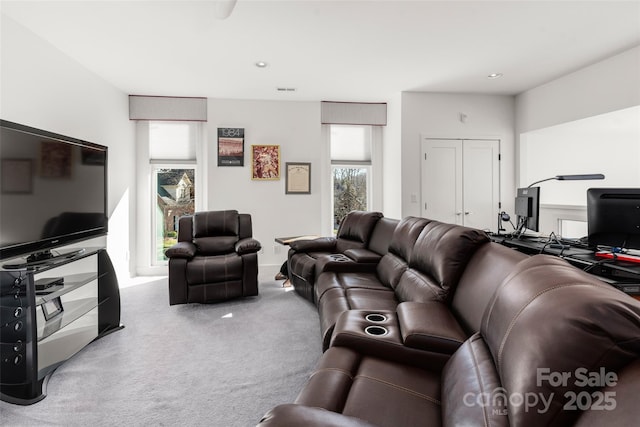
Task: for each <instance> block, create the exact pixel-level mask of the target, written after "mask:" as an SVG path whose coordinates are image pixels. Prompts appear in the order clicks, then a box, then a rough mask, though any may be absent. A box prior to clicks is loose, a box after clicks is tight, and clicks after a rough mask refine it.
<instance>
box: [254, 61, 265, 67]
mask: <svg viewBox="0 0 640 427" xmlns="http://www.w3.org/2000/svg"><path fill="white" fill-rule="evenodd" d="M256 67H258V68H266V67H267V63H266V62H264V61H258V62H256Z"/></svg>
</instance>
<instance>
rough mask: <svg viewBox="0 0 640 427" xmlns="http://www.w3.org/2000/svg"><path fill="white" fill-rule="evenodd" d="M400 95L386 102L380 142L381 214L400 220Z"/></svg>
mask: <svg viewBox="0 0 640 427" xmlns="http://www.w3.org/2000/svg"><path fill="white" fill-rule="evenodd" d="M401 118H402V95H401V94H398V95H397V96H396V97H394V98H393V99H390V100H389V101H388V102H387V126H385V127H384V128H383V137H382V139H383V142H382V212H383V213H384V215H385V216H387V217H390V218H397V219H400V218H402V194H403V192H402V191H401V190H402V175H401V174H400V171H401V170H402V120H401Z"/></svg>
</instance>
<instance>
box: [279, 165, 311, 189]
mask: <svg viewBox="0 0 640 427" xmlns="http://www.w3.org/2000/svg"><path fill="white" fill-rule="evenodd" d="M285 169H286V174H285V194H311V163H298V162H287V163H286V165H285Z"/></svg>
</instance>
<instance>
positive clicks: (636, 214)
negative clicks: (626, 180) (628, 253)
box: [587, 188, 640, 249]
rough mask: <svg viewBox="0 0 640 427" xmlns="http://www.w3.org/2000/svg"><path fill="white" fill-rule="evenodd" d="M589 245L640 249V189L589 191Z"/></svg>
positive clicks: (592, 189)
mask: <svg viewBox="0 0 640 427" xmlns="http://www.w3.org/2000/svg"><path fill="white" fill-rule="evenodd" d="M587 229H588V236H587V237H588V240H589V246H591V247H596V246H611V247H617V248H626V249H640V188H590V189H588V190H587Z"/></svg>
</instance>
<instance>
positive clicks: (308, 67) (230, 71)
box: [0, 0, 640, 101]
mask: <svg viewBox="0 0 640 427" xmlns="http://www.w3.org/2000/svg"><path fill="white" fill-rule="evenodd" d="M215 3H216V2H215V1H212V0H208V1H205V0H200V1H188V0H182V1H157V0H156V1H142V0H130V1H117V0H110V1H97V0H84V1H78V0H76V1H56V0H49V1H5V0H2V2H1V4H0V6H1V10H2V13H3V14H5V15H7V16H9V17H10V18H11V19H13V20H15V21H17V22H18V23H20V24H22V25H24V26H25V27H27V28H29V29H30V30H32V31H33V32H35V33H36V34H38V35H40V36H41V37H42V38H44V39H46V40H47V41H49V42H50V43H51V44H53V45H54V46H56V47H57V48H59V49H60V50H61V51H63V52H65V53H66V54H67V55H69V56H70V57H72V58H74V59H75V60H77V61H78V62H79V63H81V64H83V65H84V66H85V67H86V68H88V69H90V70H92V71H93V72H95V73H96V74H98V75H100V76H101V77H102V78H104V79H105V80H107V81H108V82H110V83H111V84H113V85H114V86H116V87H118V88H120V89H121V90H122V91H123V92H125V93H128V94H140V95H167V96H170V95H172V96H203V97H213V98H236V99H265V100H266V99H276V100H283V99H289V100H333V101H386V100H388V99H390V98H391V97H393V96H397V95H398V94H399V93H400V92H402V91H429V92H470V93H492V94H517V93H520V92H522V91H525V90H527V89H530V88H533V87H536V86H538V85H540V84H543V83H545V82H548V81H550V80H552V79H554V78H557V77H559V76H561V75H564V74H567V73H569V72H572V71H575V70H577V69H580V68H582V67H584V66H587V65H589V64H592V63H594V62H597V61H599V60H602V59H605V58H607V57H610V56H613V55H615V54H617V53H620V52H622V51H624V50H627V49H629V48H632V47H634V46H637V45H640V0H627V1H620V2H616V1H573V0H563V1H539V0H538V1H522V0H511V1H493V2H492V1H479V0H475V1H427V0H422V1H421V0H413V1H391V0H386V1H383V0H356V1H329V0H289V1H273V0H262V1H256V0H253V1H251V0H238V2H237V4H236V7H235V9H234V10H233V12H232V14H231V16H230V17H229V18H227V19H224V20H221V19H216V18H215V9H216V5H215ZM257 61H265V62H267V63H268V67H267V68H264V69H260V68H257V67H256V66H255V65H254V64H255V62H257ZM493 72H500V73H503V74H504V77H503V78H501V79H495V80H490V79H488V78H487V77H486V76H487V75H488V74H490V73H493ZM278 87H285V88H295V89H296V91H295V92H284V93H282V92H278V91H277V90H276V88H278Z"/></svg>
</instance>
